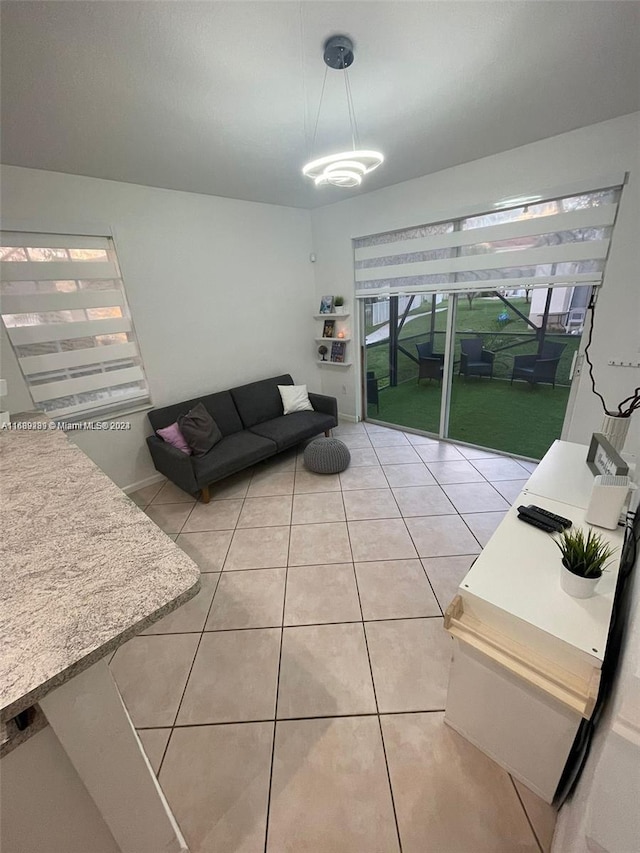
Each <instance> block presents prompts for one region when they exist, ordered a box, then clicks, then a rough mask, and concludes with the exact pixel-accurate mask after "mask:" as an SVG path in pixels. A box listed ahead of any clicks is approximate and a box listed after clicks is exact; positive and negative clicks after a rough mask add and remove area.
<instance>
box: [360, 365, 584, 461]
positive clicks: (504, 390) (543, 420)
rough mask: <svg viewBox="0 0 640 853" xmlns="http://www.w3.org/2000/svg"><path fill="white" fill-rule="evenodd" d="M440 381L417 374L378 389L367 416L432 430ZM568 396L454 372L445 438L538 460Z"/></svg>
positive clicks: (562, 389)
mask: <svg viewBox="0 0 640 853" xmlns="http://www.w3.org/2000/svg"><path fill="white" fill-rule="evenodd" d="M440 393H441V385H440V383H437V382H435V381H432V380H422V381H421V382H420V384H418V383H417V381H416V379H415V378H414V379H413V380H410V381H408V382H403V383H402V384H401V385H398V386H397V387H395V388H384V389H382V390H381V391H380V411H379V412H376V408H375V406H369V417H371V418H374V419H375V420H380V421H385V422H387V423H392V424H398V425H399V426H406V427H412V428H413V429H419V430H423V431H425V432H433V433H437V432H438V430H439V426H440V423H439V421H440ZM568 399H569V388H568V387H567V386H559V385H556V387H555V388H552V387H551V386H550V385H538V386H535V387H533V388H532V387H530V386H529V385H528V384H527V383H526V382H514V383H513V386H512V385H511V384H510V383H509V382H507V381H504V380H499V379H492V380H488V379H479V378H475V377H473V378H469V379H463V378H462V377H457V376H456V377H455V378H454V380H453V387H452V390H451V410H450V417H449V438H452V439H457V440H459V441H464V442H468V443H469V444H479V445H480V446H482V447H492V448H495V449H496V450H504V451H506V452H508V453H516V454H518V455H520V456H530V457H531V458H533V459H541V458H542V456H544V454H545V453H546V451H547V450H548V449H549V446H550V445H551V443H552V442H553V440H554V439H556V438H560V432H561V431H562V422H563V421H564V413H565V410H566V407H567V400H568Z"/></svg>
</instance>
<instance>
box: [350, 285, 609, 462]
mask: <svg viewBox="0 0 640 853" xmlns="http://www.w3.org/2000/svg"><path fill="white" fill-rule="evenodd" d="M586 286H588V285H574V287H586ZM553 289H554V288H553V286H552V285H550V286H549V287H548V296H547V300H546V301H547V304H548V303H549V301H550V296H551V292H552V291H553ZM472 290H473V289H472V288H469V292H472ZM439 292H442V293H446V296H447V303H448V310H447V317H446V326H445V352H444V364H443V375H442V389H441V395H440V413H439V425H438V432H432V431H429V430H427V429H419V428H418V427H408V426H405V427H403V425H402V424H393V425H394V426H397V427H399V428H405V429H408V430H410V431H413V430H415V431H416V432H417V433H423V434H427V435H430V436H435V437H437V438H439V439H440V440H444V441H454V442H457V443H462V444H467V443H469V442H465V441H464V440H463V439H458V438H455V437H453V436H451V435H449V430H450V417H451V403H452V390H453V380H454V374H455V361H454V359H455V342H456V334H457V332H456V326H457V317H458V305H459V300H460V297H466V294H467V292H468V291H467V290H458V289H456V290H448V291H447V290H446V289H443V290H442V291H439ZM390 295H391V296H400V295H411V294H390ZM592 298H593V296H592V295H590V300H591V299H592ZM590 300H589V301H590ZM358 302H360V303H361V304H360V310H359V311H358V324H359V327H360V330H361V331H360V335H359V339H360V347H361V360H360V367H361V372H362V376H361V384H360V395H361V406H360V417H361V419H362V420H368V421H371V422H373V423H379V424H387V423H392V422H390V421H384V420H380V419H379V418H377V417H376V418H370V417H369V416H368V406H367V383H366V380H365V377H366V371H367V347H366V344H365V328H366V327H365V300H364V299H362V298H360V299H358ZM397 316H398V312H397V311H395V312H394V311H390V317H389V322H391V319H392V317H395V318H397ZM584 346H585V339H584V330H583V331H582V332H581V334H580V340H579V345H578V349H577V350H576V353H575V355H574V360H573V364H572V367H571V370H570V372H569V377H568V378H569V398H568V400H567V404H566V408H565V412H564V417H563V426H562V432H561V435H564V433H565V431H566V428H567V420H568V419H569V418H570V416H571V413H572V409H573V404H574V398H575V394H576V390H577V384H578V380H579V376H580V367H581V361H582V353H583V351H584ZM469 444H470V446H476V447H479V448H483V449H484V448H485V445H481V444H472V443H469ZM487 449H492V448H487ZM493 449H494V450H495V449H496V448H493ZM498 452H501V453H507V454H511V455H515V456H518V455H519V454H518V453H517V452H515V451H508V450H499V449H498ZM520 455H522V454H520ZM527 458H528V457H527Z"/></svg>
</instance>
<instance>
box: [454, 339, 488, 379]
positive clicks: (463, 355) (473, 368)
mask: <svg viewBox="0 0 640 853" xmlns="http://www.w3.org/2000/svg"><path fill="white" fill-rule="evenodd" d="M460 350H461V352H460V369H459V370H458V373H459V375H460V376H464V377H465V378H466V377H467V376H488V377H489V379H492V378H493V360H494V358H495V357H496V356H495V353H493V352H491V350H488V349H484V347H483V346H482V338H464V339H463V340H461V341H460Z"/></svg>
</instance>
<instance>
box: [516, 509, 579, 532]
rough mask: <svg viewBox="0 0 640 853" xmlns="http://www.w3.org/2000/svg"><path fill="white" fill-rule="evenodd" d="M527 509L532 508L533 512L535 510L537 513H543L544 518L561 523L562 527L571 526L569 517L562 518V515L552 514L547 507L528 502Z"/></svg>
mask: <svg viewBox="0 0 640 853" xmlns="http://www.w3.org/2000/svg"><path fill="white" fill-rule="evenodd" d="M527 509H532V510H533V511H534V512H537V513H538V515H543V516H544V517H545V518H548V519H549V521H550V522H551V521H555V522H556V523H557V524H560V525H562V527H563V529H566V528H568V527H571V519H570V518H564V516H562V515H554V513H552V512H549V510H548V509H543V508H542V507H541V506H536V505H535V504H529V506H528V507H527Z"/></svg>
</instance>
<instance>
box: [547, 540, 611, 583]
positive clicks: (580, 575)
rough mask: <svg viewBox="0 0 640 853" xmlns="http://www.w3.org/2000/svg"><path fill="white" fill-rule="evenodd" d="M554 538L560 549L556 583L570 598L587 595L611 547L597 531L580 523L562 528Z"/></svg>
mask: <svg viewBox="0 0 640 853" xmlns="http://www.w3.org/2000/svg"><path fill="white" fill-rule="evenodd" d="M555 542H556V545H557V546H558V548H559V549H560V552H561V553H562V567H563V568H562V570H561V574H560V586H561V587H562V589H563V590H564V591H565V592H567V593H569V595H572V596H573V597H574V598H591V596H592V595H593V594H594V593H595V589H596V584H597V583H598V581H599V580H600V578H601V577H602V573H603V572H604V571H605V569H606V567H607V561H608V560H609V558H610V557H611V555H612V554H613V552H614V549H613V548H612V547H611V546H610V545H608V544H607V543H606V542H605V541H604V539H603V538H602V536H601V534H600V533H594V531H593V530H589V532H588V533H587V534H585V532H584V531H583V530H582V528H580V527H578V528H577V529H576V530H563V531H562V533H561V534H560V536H559V537H558V539H556V540H555Z"/></svg>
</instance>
